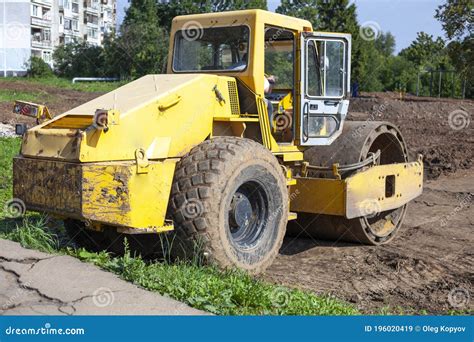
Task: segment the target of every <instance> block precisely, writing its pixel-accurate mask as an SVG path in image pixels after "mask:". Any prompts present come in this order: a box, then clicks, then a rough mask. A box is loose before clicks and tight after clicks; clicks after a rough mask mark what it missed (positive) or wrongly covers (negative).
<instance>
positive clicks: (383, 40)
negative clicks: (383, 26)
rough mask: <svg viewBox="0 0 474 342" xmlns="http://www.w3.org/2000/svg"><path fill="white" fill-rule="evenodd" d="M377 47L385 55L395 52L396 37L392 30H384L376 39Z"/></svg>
mask: <svg viewBox="0 0 474 342" xmlns="http://www.w3.org/2000/svg"><path fill="white" fill-rule="evenodd" d="M375 48H376V49H377V50H378V51H379V52H380V53H381V54H382V55H383V56H385V57H389V56H392V55H393V53H394V52H395V37H394V36H393V34H391V33H390V32H387V33H383V32H382V33H381V34H380V36H379V37H378V38H377V39H375Z"/></svg>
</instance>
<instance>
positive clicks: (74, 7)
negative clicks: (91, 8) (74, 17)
mask: <svg viewBox="0 0 474 342" xmlns="http://www.w3.org/2000/svg"><path fill="white" fill-rule="evenodd" d="M72 13H79V4H77V3H74V2H73V3H72Z"/></svg>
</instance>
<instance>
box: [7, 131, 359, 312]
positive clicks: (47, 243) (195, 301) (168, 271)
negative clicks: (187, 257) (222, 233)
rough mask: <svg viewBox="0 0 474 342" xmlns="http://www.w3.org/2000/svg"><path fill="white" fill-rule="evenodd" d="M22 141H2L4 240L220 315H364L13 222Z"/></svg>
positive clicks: (56, 226)
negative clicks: (77, 244) (89, 247)
mask: <svg viewBox="0 0 474 342" xmlns="http://www.w3.org/2000/svg"><path fill="white" fill-rule="evenodd" d="M19 145H20V141H19V139H17V138H14V139H11V138H1V139H0V151H1V155H0V177H1V178H0V210H2V211H1V212H0V238H5V239H10V240H13V241H17V242H19V243H21V244H22V245H23V246H24V247H28V248H33V249H38V250H41V251H45V252H49V253H63V254H69V255H72V256H75V257H77V258H79V259H81V260H84V261H87V262H91V263H94V264H95V265H98V266H100V267H102V268H103V269H105V270H108V271H110V272H114V273H116V274H118V275H119V276H120V277H122V278H123V279H125V280H127V281H130V282H133V283H135V284H137V285H139V286H142V287H143V288H146V289H148V290H151V291H156V292H158V293H160V294H163V295H167V296H169V297H171V298H174V299H176V300H179V301H182V302H184V303H187V304H189V305H190V306H192V307H194V308H197V309H201V310H206V311H209V312H212V313H215V314H219V315H262V314H269V315H354V314H359V312H358V311H357V310H356V309H355V308H354V307H353V306H352V305H349V304H347V303H344V302H342V301H340V300H338V299H336V298H333V297H330V296H319V295H315V294H313V293H310V292H306V291H301V290H297V289H289V288H286V287H280V286H277V285H274V284H271V283H268V282H265V281H263V280H260V279H257V278H254V277H251V276H249V275H247V274H246V273H244V272H242V271H238V270H229V271H222V270H219V269H217V268H216V267H213V266H202V265H199V262H198V261H196V262H188V263H185V262H181V263H179V262H178V263H169V262H156V261H154V262H147V261H144V260H143V259H142V258H141V257H140V256H132V255H131V254H130V252H129V251H128V249H126V253H125V254H124V255H123V256H118V257H112V256H111V255H109V254H107V253H105V252H101V253H91V252H88V251H86V250H84V249H75V248H73V246H72V245H71V244H70V243H69V242H68V239H67V238H66V235H65V231H64V228H63V227H62V225H61V224H60V222H58V221H55V220H51V219H48V218H47V217H46V216H42V215H39V214H35V213H27V215H26V216H25V217H23V218H17V219H11V218H8V217H7V215H6V211H5V210H3V208H4V206H5V203H6V202H7V201H9V200H10V199H11V198H12V189H11V181H12V163H11V158H12V157H13V156H14V155H15V154H17V153H18V151H19Z"/></svg>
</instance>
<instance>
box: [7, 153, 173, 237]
mask: <svg viewBox="0 0 474 342" xmlns="http://www.w3.org/2000/svg"><path fill="white" fill-rule="evenodd" d="M177 161H178V160H177V159H166V160H165V161H162V162H150V164H149V165H148V172H147V173H145V174H138V173H136V165H135V164H134V163H133V162H110V163H68V162H62V161H53V160H40V159H32V158H22V157H17V158H15V159H14V163H13V171H14V189H13V192H14V196H15V197H17V198H21V199H22V200H23V201H24V202H25V204H26V206H27V207H28V208H29V209H31V210H37V211H45V212H49V213H52V214H57V215H61V216H65V217H72V218H77V219H82V220H86V221H90V222H93V223H102V224H110V225H114V226H122V227H130V228H139V229H148V230H153V231H157V232H158V231H161V230H163V229H162V227H164V226H167V225H166V224H165V216H166V210H167V206H168V199H169V193H170V189H171V182H172V180H173V175H174V170H175V166H176V162H177ZM169 229H170V227H169V225H168V227H167V228H165V229H164V230H169Z"/></svg>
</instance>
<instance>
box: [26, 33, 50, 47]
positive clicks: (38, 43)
mask: <svg viewBox="0 0 474 342" xmlns="http://www.w3.org/2000/svg"><path fill="white" fill-rule="evenodd" d="M31 47H34V48H42V49H45V48H46V49H47V48H51V47H52V45H51V41H50V40H42V39H40V38H38V37H37V36H31Z"/></svg>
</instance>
